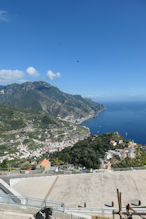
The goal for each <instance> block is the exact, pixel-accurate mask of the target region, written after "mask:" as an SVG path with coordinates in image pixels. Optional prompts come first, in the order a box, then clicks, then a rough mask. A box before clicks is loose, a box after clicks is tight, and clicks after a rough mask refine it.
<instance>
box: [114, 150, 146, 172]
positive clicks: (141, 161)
mask: <svg viewBox="0 0 146 219" xmlns="http://www.w3.org/2000/svg"><path fill="white" fill-rule="evenodd" d="M144 165H146V152H145V151H143V150H141V151H140V153H139V154H138V155H137V156H136V158H134V159H130V158H125V159H124V160H123V161H121V162H119V163H117V164H114V165H112V167H113V168H125V167H141V166H144Z"/></svg>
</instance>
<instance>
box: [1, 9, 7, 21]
mask: <svg viewBox="0 0 146 219" xmlns="http://www.w3.org/2000/svg"><path fill="white" fill-rule="evenodd" d="M0 21H1V22H8V21H9V18H8V12H7V11H4V10H0Z"/></svg>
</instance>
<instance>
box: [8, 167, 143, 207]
mask: <svg viewBox="0 0 146 219" xmlns="http://www.w3.org/2000/svg"><path fill="white" fill-rule="evenodd" d="M56 177H57V176H46V177H36V178H35V177H33V178H20V179H11V180H10V185H11V187H12V188H13V189H15V190H16V191H17V192H19V193H20V194H22V195H24V196H30V197H35V198H42V199H43V198H46V199H48V200H54V201H61V202H64V203H65V205H66V206H69V207H77V206H78V205H81V206H83V204H84V202H86V204H87V207H94V208H104V207H105V206H106V205H110V204H111V201H114V202H115V204H116V203H117V196H116V189H117V188H119V190H120V191H121V192H122V201H123V206H125V205H126V204H127V203H135V204H136V203H137V202H138V200H141V202H142V205H145V206H146V170H133V171H121V172H100V173H91V174H90V173H89V174H75V175H59V177H58V178H57V179H56ZM115 207H117V205H115Z"/></svg>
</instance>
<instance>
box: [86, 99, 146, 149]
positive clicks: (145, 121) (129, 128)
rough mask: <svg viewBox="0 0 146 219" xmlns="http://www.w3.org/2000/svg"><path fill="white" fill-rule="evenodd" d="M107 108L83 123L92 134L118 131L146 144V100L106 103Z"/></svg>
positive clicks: (128, 137)
mask: <svg viewBox="0 0 146 219" xmlns="http://www.w3.org/2000/svg"><path fill="white" fill-rule="evenodd" d="M104 106H105V107H106V110H105V111H103V112H101V113H100V114H99V115H98V116H97V117H96V118H93V119H89V120H87V121H85V122H83V123H82V125H84V126H87V127H88V128H89V129H90V132H91V134H102V133H105V132H115V131H118V132H119V134H120V135H122V136H123V137H126V136H127V137H126V138H127V139H134V141H135V142H137V143H140V144H143V145H144V144H146V102H129V103H127V102H121V103H119V102H117V103H115V102H114V103H104Z"/></svg>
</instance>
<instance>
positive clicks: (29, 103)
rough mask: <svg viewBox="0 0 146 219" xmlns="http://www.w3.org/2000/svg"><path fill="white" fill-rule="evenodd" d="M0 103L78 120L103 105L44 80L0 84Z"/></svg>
mask: <svg viewBox="0 0 146 219" xmlns="http://www.w3.org/2000/svg"><path fill="white" fill-rule="evenodd" d="M0 104H4V105H7V106H12V107H15V108H19V109H35V110H43V111H45V112H48V113H49V114H51V115H53V116H55V117H56V116H57V117H60V118H67V119H68V120H74V122H76V120H80V119H82V118H84V117H88V116H89V117H93V116H95V115H96V114H97V113H98V112H99V111H100V110H102V109H104V106H103V105H101V104H98V103H95V102H93V101H92V100H90V99H87V98H82V97H81V96H80V95H70V94H67V93H64V92H62V91H60V90H59V89H58V88H57V87H54V86H52V85H50V84H48V83H46V82H42V81H36V82H25V83H23V84H11V85H7V86H0Z"/></svg>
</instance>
